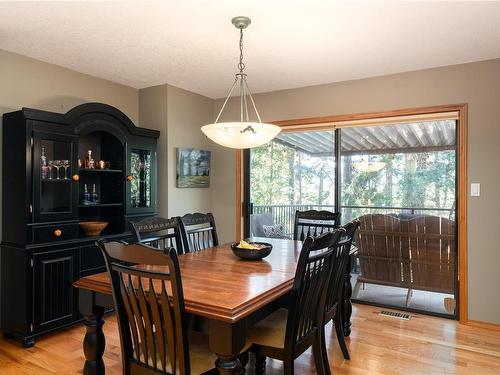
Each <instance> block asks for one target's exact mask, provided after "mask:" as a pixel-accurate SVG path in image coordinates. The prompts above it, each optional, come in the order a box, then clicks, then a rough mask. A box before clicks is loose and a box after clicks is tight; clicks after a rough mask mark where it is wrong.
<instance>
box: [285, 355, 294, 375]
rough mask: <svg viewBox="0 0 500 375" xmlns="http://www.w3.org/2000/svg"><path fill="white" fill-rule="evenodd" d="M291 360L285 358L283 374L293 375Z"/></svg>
mask: <svg viewBox="0 0 500 375" xmlns="http://www.w3.org/2000/svg"><path fill="white" fill-rule="evenodd" d="M294 371H295V370H294V367H293V358H285V360H284V361H283V374H284V375H294Z"/></svg>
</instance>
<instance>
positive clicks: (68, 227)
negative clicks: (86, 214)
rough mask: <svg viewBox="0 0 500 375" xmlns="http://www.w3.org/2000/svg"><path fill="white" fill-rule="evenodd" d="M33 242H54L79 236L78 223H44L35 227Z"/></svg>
mask: <svg viewBox="0 0 500 375" xmlns="http://www.w3.org/2000/svg"><path fill="white" fill-rule="evenodd" d="M32 231H33V235H32V236H33V242H34V243H40V242H52V241H63V240H71V239H74V238H78V224H76V223H75V224H60V225H44V226H37V227H33V229H32Z"/></svg>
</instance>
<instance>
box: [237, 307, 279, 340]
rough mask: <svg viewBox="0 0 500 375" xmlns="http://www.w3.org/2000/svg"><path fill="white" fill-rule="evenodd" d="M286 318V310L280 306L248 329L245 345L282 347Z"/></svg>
mask: <svg viewBox="0 0 500 375" xmlns="http://www.w3.org/2000/svg"><path fill="white" fill-rule="evenodd" d="M287 318H288V310H287V309H284V308H281V309H279V310H276V311H275V312H273V313H272V314H270V315H269V316H267V317H266V318H265V319H263V320H261V321H260V322H259V323H257V324H255V325H254V326H252V328H250V329H249V330H248V331H249V332H248V334H247V345H249V344H257V345H261V346H267V347H271V348H277V349H284V347H285V332H286V322H287Z"/></svg>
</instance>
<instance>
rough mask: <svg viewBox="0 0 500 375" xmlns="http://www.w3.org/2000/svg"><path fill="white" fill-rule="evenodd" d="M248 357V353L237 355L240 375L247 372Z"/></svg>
mask: <svg viewBox="0 0 500 375" xmlns="http://www.w3.org/2000/svg"><path fill="white" fill-rule="evenodd" d="M249 357H250V353H249V352H248V351H246V352H244V353H241V354H240V355H239V359H240V363H241V375H245V373H246V371H247V364H248V360H249Z"/></svg>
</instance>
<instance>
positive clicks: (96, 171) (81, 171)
mask: <svg viewBox="0 0 500 375" xmlns="http://www.w3.org/2000/svg"><path fill="white" fill-rule="evenodd" d="M78 171H79V172H80V173H123V169H90V168H80V169H78Z"/></svg>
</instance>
